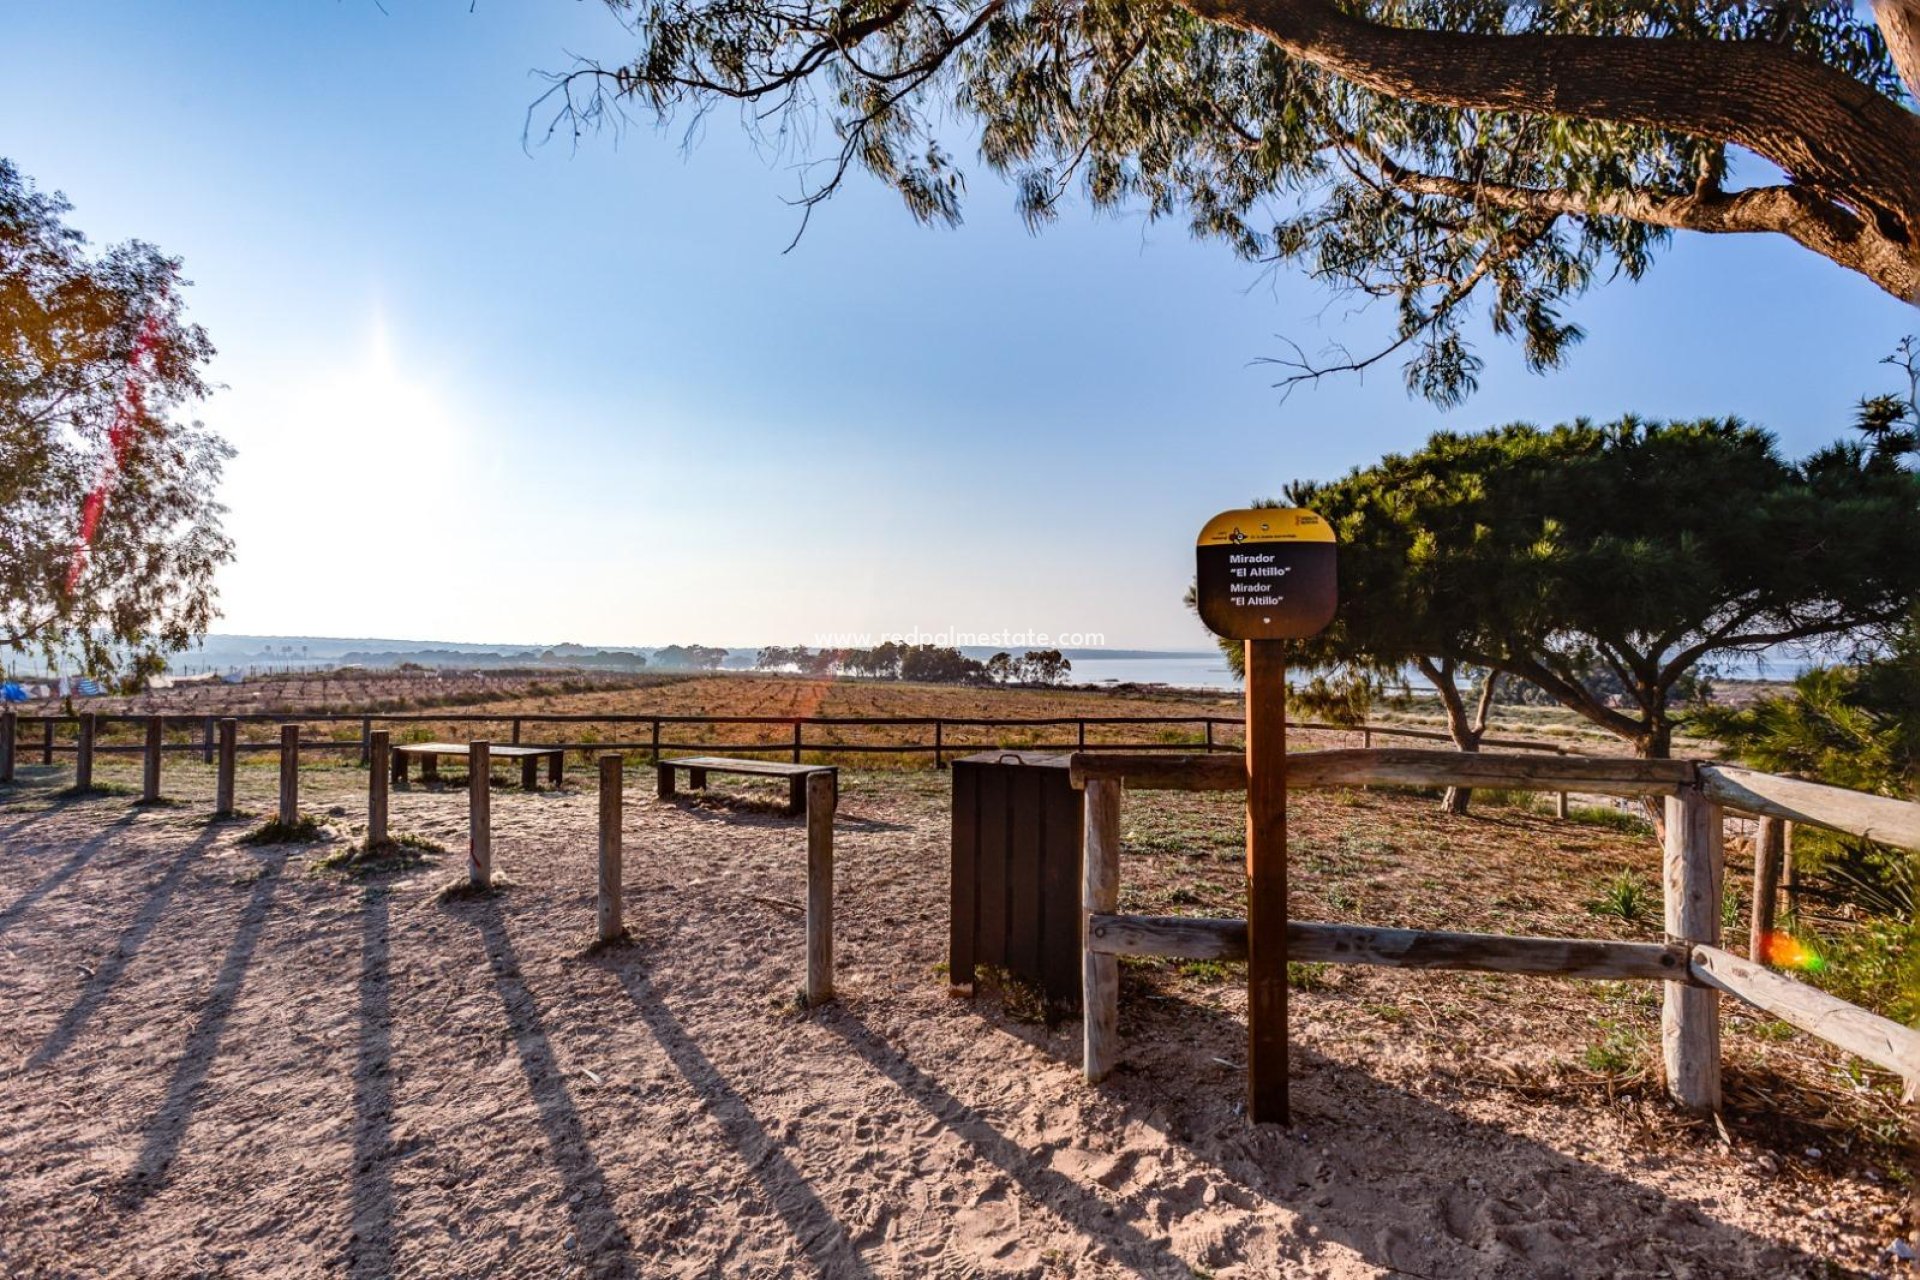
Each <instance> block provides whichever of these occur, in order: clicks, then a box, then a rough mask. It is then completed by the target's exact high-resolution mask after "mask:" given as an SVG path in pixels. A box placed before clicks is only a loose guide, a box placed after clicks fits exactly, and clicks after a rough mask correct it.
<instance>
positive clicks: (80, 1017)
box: [27, 830, 216, 1070]
mask: <svg viewBox="0 0 1920 1280" xmlns="http://www.w3.org/2000/svg"><path fill="white" fill-rule="evenodd" d="M215 834H216V833H215V832H213V831H211V830H209V831H205V832H203V833H202V834H200V835H199V836H197V837H195V839H194V840H193V842H192V843H191V844H189V845H187V847H186V848H184V849H182V850H181V851H180V852H179V853H178V854H176V855H175V856H174V859H173V862H172V864H171V865H169V866H168V867H167V870H166V873H165V874H164V875H162V876H161V877H160V879H159V880H158V881H156V882H155V884H154V886H153V888H151V889H149V890H148V891H147V900H146V902H145V903H144V904H142V905H141V908H140V911H139V914H137V915H136V916H134V918H133V923H131V924H129V925H128V926H127V927H126V929H125V930H123V931H122V932H121V934H120V937H119V939H118V940H117V941H116V942H115V943H114V946H113V950H112V951H110V952H108V953H107V956H106V958H105V959H104V960H102V961H101V962H100V967H99V968H97V969H95V970H94V971H93V976H92V977H90V978H88V979H87V985H86V987H85V988H84V989H83V990H82V991H81V992H80V998H79V999H78V1000H76V1001H74V1003H73V1007H72V1008H70V1009H68V1010H67V1012H66V1015H65V1016H64V1017H62V1018H61V1019H60V1023H59V1025H58V1026H56V1027H54V1029H53V1030H52V1031H50V1032H48V1033H47V1038H46V1039H45V1040H44V1041H42V1042H41V1044H40V1047H39V1048H38V1049H36V1050H34V1053H33V1056H32V1057H31V1058H29V1059H27V1067H28V1069H29V1070H32V1069H34V1068H38V1067H44V1066H46V1065H47V1064H49V1063H51V1062H52V1061H54V1059H56V1058H58V1057H59V1056H60V1055H61V1054H63V1053H65V1052H66V1051H67V1047H68V1046H69V1045H71V1044H72V1043H73V1039H74V1037H75V1036H77V1035H78V1034H80V1030H81V1028H82V1027H84V1026H86V1024H87V1020H88V1019H89V1018H91V1017H93V1015H94V1014H95V1013H96V1012H97V1011H98V1010H99V1008H100V1006H101V1005H102V1004H104V1003H106V999H107V997H108V996H109V995H111V994H112V993H113V989H114V987H115V986H116V985H118V984H119V981H120V976H121V975H122V974H124V973H125V972H126V971H127V966H128V965H129V964H131V963H132V962H133V958H134V956H136V955H138V954H139V952H140V948H141V947H142V946H144V945H145V944H146V941H147V938H148V937H149V936H150V935H151V934H152V933H153V930H154V926H155V925H157V924H159V923H160V917H161V916H163V915H165V914H166V910H167V907H168V905H169V904H170V903H171V902H172V901H173V895H174V892H175V891H176V890H177V889H179V887H180V882H181V881H182V880H184V879H186V877H187V872H189V871H191V870H192V869H193V864H194V862H195V861H196V860H197V859H198V858H199V857H200V855H201V854H203V853H205V852H206V850H207V846H208V845H210V844H212V843H213V841H214V837H215Z"/></svg>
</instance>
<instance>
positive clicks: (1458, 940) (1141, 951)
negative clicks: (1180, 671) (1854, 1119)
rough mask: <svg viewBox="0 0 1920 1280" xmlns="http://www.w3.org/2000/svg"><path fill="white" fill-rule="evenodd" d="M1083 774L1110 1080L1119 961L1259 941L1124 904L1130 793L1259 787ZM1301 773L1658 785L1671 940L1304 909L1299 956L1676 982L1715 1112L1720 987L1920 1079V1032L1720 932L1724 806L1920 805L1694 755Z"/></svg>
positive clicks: (1237, 778) (1290, 936)
mask: <svg viewBox="0 0 1920 1280" xmlns="http://www.w3.org/2000/svg"><path fill="white" fill-rule="evenodd" d="M1070 770H1071V776H1072V779H1073V784H1074V785H1075V786H1076V787H1079V788H1081V789H1082V790H1083V791H1084V793H1085V801H1084V803H1085V805H1086V822H1085V832H1086V835H1085V848H1084V853H1083V859H1084V860H1083V875H1084V883H1083V885H1082V893H1081V907H1082V910H1083V912H1084V915H1085V933H1084V935H1083V963H1082V988H1083V1000H1084V1004H1085V1021H1084V1024H1083V1026H1084V1035H1085V1041H1086V1044H1085V1071H1086V1076H1087V1079H1088V1080H1090V1081H1095V1082H1097V1081H1099V1080H1101V1079H1104V1078H1105V1077H1106V1076H1107V1074H1108V1073H1109V1072H1111V1071H1112V1069H1113V1067H1114V1064H1115V1062H1116V1059H1117V1056H1118V1051H1119V1042H1118V1033H1117V1026H1118V1018H1119V1014H1118V1000H1119V972H1118V966H1117V957H1119V956H1122V955H1155V956H1174V957H1180V958H1185V959H1200V960H1244V959H1245V958H1246V956H1247V953H1248V949H1249V938H1248V930H1247V922H1246V921H1245V920H1222V919H1201V918H1191V917H1166V916H1135V915H1121V914H1118V913H1117V910H1116V907H1117V904H1118V899H1119V886H1120V804H1121V794H1122V789H1123V788H1130V789H1135V790H1151V789H1166V790H1182V791H1243V790H1245V789H1246V786H1247V772H1246V764H1245V760H1244V758H1242V757H1237V756H1229V755H1192V754H1189V755H1185V756H1145V755H1127V754H1111V755H1105V754H1102V755H1094V754H1076V755H1075V756H1074V757H1073V758H1072V760H1071V762H1070ZM1286 774H1287V785H1288V786H1289V787H1291V788H1312V787H1357V786H1368V785H1374V784H1382V783H1395V784H1403V785H1409V786H1433V787H1447V786H1460V787H1510V788H1516V789H1524V790H1553V791H1582V792H1598V793H1601V794H1607V795H1624V796H1655V797H1660V798H1661V799H1663V800H1664V803H1665V805H1666V828H1667V830H1666V845H1665V851H1664V856H1663V874H1662V877H1661V879H1662V886H1663V890H1664V895H1663V896H1664V902H1665V932H1666V939H1665V941H1664V942H1660V943H1648V942H1616V941H1611V940H1607V939H1598V938H1572V939H1569V938H1521V937H1510V936H1506V935H1502V934H1474V933H1443V932H1437V931H1432V930H1423V929H1383V928H1371V927H1365V926H1358V925H1346V924H1319V923H1308V922H1302V921H1291V922H1289V923H1288V925H1287V938H1286V947H1287V951H1286V954H1287V956H1288V958H1289V959H1294V960H1310V961H1324V962H1330V963H1334V964H1371V965H1388V966H1392V967H1396V968H1407V969H1478V970H1492V971H1497V972H1504V973H1532V974H1550V975H1556V976H1560V977H1571V978H1608V979H1644V980H1653V981H1660V982H1663V983H1664V984H1665V999H1664V1001H1663V1004H1662V1009H1661V1036H1660V1038H1661V1051H1662V1058H1663V1060H1664V1065H1665V1068H1666V1080H1667V1090H1668V1092H1669V1094H1670V1095H1671V1096H1672V1097H1673V1099H1674V1101H1675V1102H1677V1103H1678V1104H1680V1105H1681V1106H1682V1107H1685V1108H1687V1109H1689V1110H1694V1111H1701V1112H1708V1111H1715V1110H1718V1109H1719V1106H1720V1013H1719V1005H1718V1000H1717V994H1721V993H1723V994H1726V995H1731V996H1734V997H1736V998H1738V999H1740V1000H1743V1001H1745V1002H1746V1003H1748V1004H1750V1005H1752V1006H1754V1007H1755V1008H1758V1009H1761V1010H1764V1011H1765V1012H1766V1013H1768V1014H1770V1015H1772V1016H1773V1017H1775V1018H1778V1019H1780V1020H1781V1021H1783V1022H1787V1023H1790V1024H1791V1025H1793V1026H1795V1027H1798V1028H1800V1029H1801V1030H1802V1031H1805V1032H1808V1033H1809V1034H1811V1035H1814V1036H1817V1037H1819V1038H1820V1039H1822V1040H1825V1041H1827V1042H1828V1043H1830V1044H1833V1045H1836V1046H1838V1047H1839V1048H1841V1049H1843V1050H1845V1051H1846V1052H1848V1053H1851V1054H1854V1055H1856V1056H1858V1057H1861V1058H1865V1059H1866V1060H1867V1061H1869V1062H1872V1063H1874V1064H1876V1065H1878V1066H1881V1067H1884V1068H1886V1069H1887V1070H1889V1071H1892V1072H1895V1073H1896V1074H1898V1075H1899V1076H1900V1077H1901V1079H1902V1080H1903V1081H1904V1082H1905V1085H1906V1091H1907V1097H1908V1099H1909V1100H1912V1099H1913V1098H1914V1097H1915V1095H1916V1093H1917V1092H1920V1031H1916V1030H1914V1029H1913V1028H1911V1027H1905V1026H1902V1025H1900V1024H1899V1023H1896V1022H1893V1021H1891V1020H1890V1019H1887V1018H1882V1017H1880V1016H1879V1015H1877V1014H1874V1013H1870V1012H1869V1011H1867V1010H1865V1009H1862V1008H1859V1007H1857V1006H1855V1005H1851V1004H1848V1003H1846V1002H1845V1001H1843V1000H1839V999H1836V998H1835V997H1833V996H1830V995H1828V994H1826V993H1825V992H1822V991H1819V990H1817V989H1815V988H1813V987H1810V986H1808V985H1806V984H1805V983H1802V982H1799V981H1796V980H1795V979H1793V978H1789V977H1786V976H1783V975H1781V974H1778V973H1775V972H1773V971H1771V970H1769V969H1767V968H1766V967H1765V966H1764V965H1762V964H1758V963H1755V962H1753V961H1752V960H1743V959H1741V958H1740V957H1739V956H1736V955H1733V954H1732V953H1730V952H1728V951H1725V950H1723V949H1722V948H1721V946H1720V941H1721V939H1720V902H1721V882H1722V876H1723V873H1724V868H1725V857H1724V850H1723V836H1722V833H1723V830H1724V825H1725V824H1724V815H1725V811H1726V810H1728V809H1732V810H1736V811H1740V812H1744V813H1749V814H1754V815H1757V816H1760V817H1762V818H1771V819H1776V820H1784V821H1788V822H1794V823H1801V824H1805V825H1808V826H1815V827H1824V828H1827V829H1829V830H1834V831H1842V832H1847V833H1849V834H1852V835H1857V836H1864V837H1867V838H1869V839H1873V840H1878V841H1882V842H1884V843H1887V844H1894V845H1899V846H1902V847H1904V848H1910V849H1920V804H1909V803H1906V802H1903V801H1899V800H1889V799H1887V798H1885V797H1882V796H1872V795H1863V794H1861V793H1859V792H1854V791H1846V790H1843V789H1841V788H1838V787H1828V786H1822V785H1820V784H1817V783H1811V782H1804V781H1801V780H1798V779H1793V778H1780V777H1775V776H1773V775H1770V774H1763V773H1755V772H1753V771H1752V770H1748V769H1738V768H1733V767H1731V766H1726V765H1714V764H1697V763H1694V762H1692V761H1685V760H1640V759H1633V758H1607V757H1585V756H1576V757H1560V758H1554V757H1542V756H1503V755H1463V754H1461V753H1458V752H1450V751H1415V750H1378V751H1375V750H1364V749H1363V750H1358V751H1311V752H1302V753H1299V754H1296V755H1292V756H1289V757H1287V763H1286ZM1756 843H1757V844H1764V842H1763V841H1756ZM1756 905H1757V904H1756Z"/></svg>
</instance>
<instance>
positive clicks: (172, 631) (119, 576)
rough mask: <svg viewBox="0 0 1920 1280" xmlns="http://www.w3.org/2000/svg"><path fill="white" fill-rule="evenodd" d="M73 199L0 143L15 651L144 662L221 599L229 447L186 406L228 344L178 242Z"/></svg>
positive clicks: (202, 391)
mask: <svg viewBox="0 0 1920 1280" xmlns="http://www.w3.org/2000/svg"><path fill="white" fill-rule="evenodd" d="M70 210H71V206H70V205H69V204H68V203H67V201H66V200H65V199H64V198H62V197H61V196H59V195H58V194H54V193H50V192H45V191H41V190H39V189H37V188H36V187H35V186H34V185H33V184H32V183H31V182H29V181H28V180H27V179H26V178H25V177H24V176H23V175H22V174H21V173H20V171H19V170H18V169H17V168H16V167H15V166H14V165H13V164H12V163H11V162H9V161H7V160H5V159H4V158H0V651H8V650H11V651H13V652H15V653H24V654H31V655H34V656H35V657H36V658H37V659H38V660H40V661H44V662H46V663H48V664H50V665H51V664H55V663H63V662H72V663H75V664H76V665H78V666H79V667H80V668H81V669H83V670H86V671H89V672H92V673H94V674H96V675H102V674H107V673H110V672H114V671H117V670H127V671H129V672H130V673H131V674H132V675H134V676H136V677H137V676H139V675H141V674H145V673H150V672H153V671H157V670H159V669H161V668H162V666H164V655H165V654H167V653H170V652H176V651H178V650H181V649H184V648H186V647H187V646H188V645H189V644H191V643H192V642H193V641H194V640H195V639H196V638H197V637H198V636H199V635H200V634H201V633H203V632H204V631H205V630H206V628H207V626H208V624H209V623H210V622H211V621H212V619H213V617H214V616H215V602H216V593H215V590H214V582H213V579H214V574H215V571H216V570H218V569H219V567H220V566H221V565H223V564H225V563H227V562H228V561H229V560H231V559H232V558H233V544H232V542H231V540H230V539H229V538H228V537H227V536H226V534H225V533H224V532H223V531H222V529H221V523H220V518H221V516H222V515H223V514H224V513H225V508H224V507H222V506H221V505H220V504H219V502H218V501H216V499H215V496H214V495H215V489H216V487H217V485H218V483H219V480H220V474H221V468H222V465H223V464H224V462H225V461H226V459H227V458H228V457H230V456H231V452H232V451H231V450H230V449H229V448H228V447H227V445H226V444H225V443H224V442H223V441H221V440H220V438H219V437H218V436H216V435H214V434H213V433H212V432H210V431H208V430H207V429H206V428H205V427H204V426H202V425H201V424H200V423H199V422H196V421H193V420H191V419H190V418H188V417H186V416H185V415H186V414H187V412H188V411H189V410H190V409H191V408H192V407H193V406H194V405H196V404H197V403H198V402H200V401H201V400H203V399H204V398H205V397H206V395H207V391H208V386H207V382H206V369H207V364H208V362H209V361H210V360H211V359H212V356H213V347H212V345H211V343H209V341H208V340H207V335H206V334H205V332H203V331H202V330H201V328H200V327H199V326H198V325H196V324H192V323H190V322H189V321H188V320H187V318H186V308H185V303H184V300H183V299H182V297H181V289H182V286H183V284H184V282H183V281H182V280H181V278H180V261H179V259H177V258H170V257H168V256H166V255H165V254H163V253H161V252H160V251H159V250H158V249H156V248H154V247H153V246H152V245H148V244H143V243H141V242H139V241H130V242H128V243H126V244H121V245H114V246H112V247H110V248H106V249H103V250H99V251H97V252H96V251H94V250H92V249H91V248H90V247H89V245H88V243H87V240H86V237H85V236H83V235H82V234H81V233H80V232H79V231H77V230H75V229H73V228H72V227H69V226H68V225H67V224H66V222H65V216H66V214H67V213H68V212H70Z"/></svg>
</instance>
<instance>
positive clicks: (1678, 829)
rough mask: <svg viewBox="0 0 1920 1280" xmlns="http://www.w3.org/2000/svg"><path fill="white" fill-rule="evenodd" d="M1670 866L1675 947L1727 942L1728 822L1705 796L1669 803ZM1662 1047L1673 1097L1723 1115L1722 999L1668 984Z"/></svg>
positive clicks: (1670, 935) (1668, 894)
mask: <svg viewBox="0 0 1920 1280" xmlns="http://www.w3.org/2000/svg"><path fill="white" fill-rule="evenodd" d="M1666 808H1667V840H1666V851H1665V858H1664V868H1663V871H1664V875H1663V879H1664V882H1665V885H1664V887H1665V899H1666V930H1667V941H1668V942H1678V943H1684V944H1685V945H1687V946H1688V947H1692V946H1694V945H1696V944H1699V943H1705V944H1707V945H1708V946H1718V945H1719V942H1720V878H1721V871H1722V862H1723V848H1724V846H1723V839H1724V834H1723V832H1722V829H1721V828H1722V825H1723V815H1722V812H1721V809H1720V806H1719V805H1716V804H1712V803H1710V802H1708V801H1707V800H1706V798H1705V797H1703V796H1702V795H1701V794H1700V793H1699V792H1698V791H1694V790H1690V791H1688V792H1686V793H1685V794H1683V795H1678V796H1669V797H1668V798H1667V802H1666ZM1660 1045H1661V1050H1662V1056H1663V1058H1664V1059H1665V1063H1666V1071H1667V1094H1668V1096H1669V1097H1671V1098H1672V1099H1673V1101H1674V1102H1675V1103H1677V1104H1678V1105H1680V1106H1681V1107H1684V1108H1685V1109H1687V1110H1688V1111H1694V1112H1711V1111H1718V1110H1719V1109H1720V997H1719V996H1718V994H1716V993H1715V992H1714V991H1713V990H1712V989H1711V988H1708V987H1699V986H1694V985H1692V984H1691V983H1687V982H1669V983H1667V984H1666V999H1665V1002H1664V1003H1663V1005H1662V1007H1661V1011H1660Z"/></svg>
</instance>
